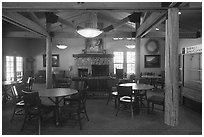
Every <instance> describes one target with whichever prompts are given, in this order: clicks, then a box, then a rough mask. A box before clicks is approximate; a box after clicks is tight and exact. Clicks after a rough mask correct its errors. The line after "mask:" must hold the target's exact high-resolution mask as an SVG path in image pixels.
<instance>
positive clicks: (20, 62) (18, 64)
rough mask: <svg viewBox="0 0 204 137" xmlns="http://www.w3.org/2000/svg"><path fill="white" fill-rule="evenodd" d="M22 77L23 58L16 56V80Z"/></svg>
mask: <svg viewBox="0 0 204 137" xmlns="http://www.w3.org/2000/svg"><path fill="white" fill-rule="evenodd" d="M22 77H23V58H22V57H16V80H17V81H18V80H21V79H22Z"/></svg>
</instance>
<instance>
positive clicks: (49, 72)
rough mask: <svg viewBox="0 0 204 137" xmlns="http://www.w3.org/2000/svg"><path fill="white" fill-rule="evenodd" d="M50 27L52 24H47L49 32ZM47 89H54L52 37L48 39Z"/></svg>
mask: <svg viewBox="0 0 204 137" xmlns="http://www.w3.org/2000/svg"><path fill="white" fill-rule="evenodd" d="M50 26H51V24H50V23H47V26H46V27H47V31H48V32H49V30H50ZM48 34H49V33H48ZM46 88H52V38H51V36H50V35H48V36H47V37H46Z"/></svg>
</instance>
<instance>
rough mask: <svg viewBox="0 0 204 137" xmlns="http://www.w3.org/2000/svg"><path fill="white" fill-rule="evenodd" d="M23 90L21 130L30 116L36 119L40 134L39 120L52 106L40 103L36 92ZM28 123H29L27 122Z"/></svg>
mask: <svg viewBox="0 0 204 137" xmlns="http://www.w3.org/2000/svg"><path fill="white" fill-rule="evenodd" d="M22 92H23V100H24V110H25V113H24V120H23V124H22V127H21V131H23V130H24V127H25V124H26V123H28V122H30V121H31V119H32V118H36V117H37V120H38V134H41V120H42V117H43V115H45V114H48V113H50V112H51V111H52V110H53V107H52V106H46V105H43V104H41V100H40V97H39V93H38V92H27V91H22ZM29 125H30V124H29Z"/></svg>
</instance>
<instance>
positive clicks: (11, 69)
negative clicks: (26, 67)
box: [6, 56, 23, 81]
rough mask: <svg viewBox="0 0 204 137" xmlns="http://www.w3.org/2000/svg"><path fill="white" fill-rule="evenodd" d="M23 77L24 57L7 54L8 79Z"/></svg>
mask: <svg viewBox="0 0 204 137" xmlns="http://www.w3.org/2000/svg"><path fill="white" fill-rule="evenodd" d="M22 77H23V57H14V56H6V80H8V81H14V80H20V79H21V78H22Z"/></svg>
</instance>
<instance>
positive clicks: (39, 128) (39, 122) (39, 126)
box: [38, 116, 41, 135]
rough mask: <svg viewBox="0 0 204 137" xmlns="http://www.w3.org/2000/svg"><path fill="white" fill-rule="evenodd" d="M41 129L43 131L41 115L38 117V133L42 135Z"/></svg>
mask: <svg viewBox="0 0 204 137" xmlns="http://www.w3.org/2000/svg"><path fill="white" fill-rule="evenodd" d="M40 131H41V117H40V116H39V118H38V134H39V135H40Z"/></svg>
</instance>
